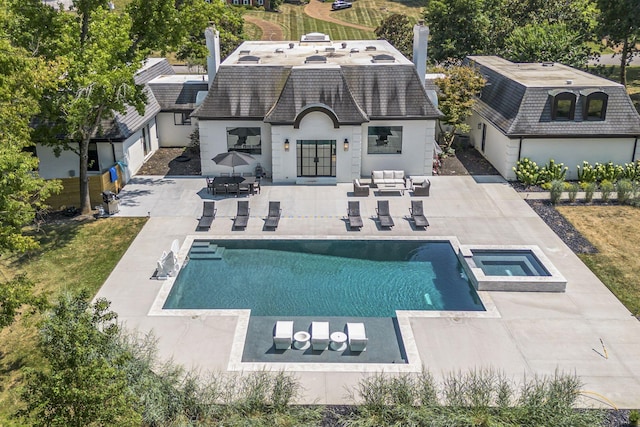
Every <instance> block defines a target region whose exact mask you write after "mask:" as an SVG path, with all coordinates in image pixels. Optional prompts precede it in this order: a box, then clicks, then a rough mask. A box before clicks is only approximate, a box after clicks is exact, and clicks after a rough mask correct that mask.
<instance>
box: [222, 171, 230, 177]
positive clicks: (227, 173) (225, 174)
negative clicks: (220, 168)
mask: <svg viewBox="0 0 640 427" xmlns="http://www.w3.org/2000/svg"><path fill="white" fill-rule="evenodd" d="M220 176H231V174H230V173H229V172H220Z"/></svg>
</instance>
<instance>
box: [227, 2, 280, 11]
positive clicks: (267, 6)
mask: <svg viewBox="0 0 640 427" xmlns="http://www.w3.org/2000/svg"><path fill="white" fill-rule="evenodd" d="M227 3H228V4H233V5H236V6H253V7H264V8H265V10H271V2H270V0H227Z"/></svg>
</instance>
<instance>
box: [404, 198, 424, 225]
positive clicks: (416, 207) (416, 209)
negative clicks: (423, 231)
mask: <svg viewBox="0 0 640 427" xmlns="http://www.w3.org/2000/svg"><path fill="white" fill-rule="evenodd" d="M409 212H410V213H411V219H413V222H414V223H415V224H416V227H428V226H429V221H427V217H425V216H424V209H423V208H422V200H412V201H411V207H410V208H409Z"/></svg>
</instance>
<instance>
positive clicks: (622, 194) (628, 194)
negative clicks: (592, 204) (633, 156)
mask: <svg viewBox="0 0 640 427" xmlns="http://www.w3.org/2000/svg"><path fill="white" fill-rule="evenodd" d="M633 190H634V188H633V184H632V183H631V181H630V180H628V179H626V178H625V179H621V180H619V181H618V182H616V192H617V194H618V202H620V203H629V202H630V201H631V199H632V197H633Z"/></svg>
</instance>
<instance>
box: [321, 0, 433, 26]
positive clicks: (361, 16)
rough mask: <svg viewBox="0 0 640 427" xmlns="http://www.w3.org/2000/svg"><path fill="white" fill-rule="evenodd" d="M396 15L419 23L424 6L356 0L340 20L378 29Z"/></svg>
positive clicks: (418, 3)
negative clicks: (387, 18) (384, 20)
mask: <svg viewBox="0 0 640 427" xmlns="http://www.w3.org/2000/svg"><path fill="white" fill-rule="evenodd" d="M311 1H317V0H311ZM327 1H328V0H327ZM394 13H399V14H402V15H405V16H406V17H408V18H409V20H410V21H411V22H418V20H419V19H421V18H422V15H423V13H422V5H420V2H418V1H408V2H400V1H390V0H356V1H354V2H353V7H352V8H351V9H346V10H341V11H340V19H342V20H344V21H346V22H351V23H353V24H359V25H364V26H366V27H371V28H376V27H378V26H379V25H380V22H381V21H382V20H383V19H384V18H386V17H388V16H389V15H392V14H394Z"/></svg>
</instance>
